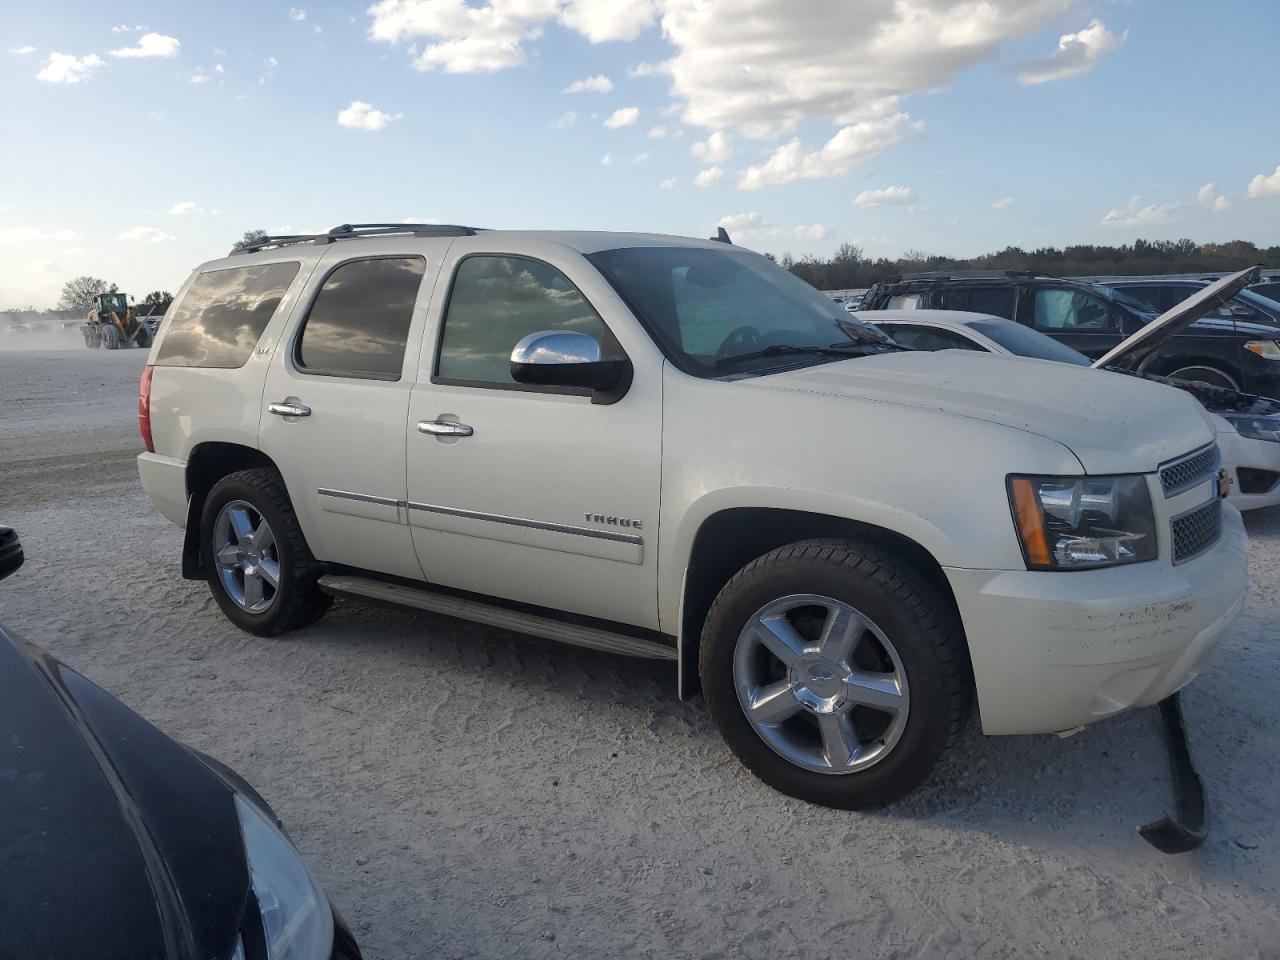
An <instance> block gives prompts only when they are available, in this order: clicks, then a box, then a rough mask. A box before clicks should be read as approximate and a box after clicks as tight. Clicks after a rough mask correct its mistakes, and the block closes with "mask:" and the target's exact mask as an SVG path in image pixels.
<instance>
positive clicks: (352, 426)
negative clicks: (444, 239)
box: [259, 244, 443, 578]
mask: <svg viewBox="0 0 1280 960" xmlns="http://www.w3.org/2000/svg"><path fill="white" fill-rule="evenodd" d="M349 246H350V245H342V244H338V245H335V247H334V248H333V249H332V250H331V251H330V252H329V253H328V254H326V256H325V258H324V259H322V260H321V262H320V265H319V267H318V268H317V270H316V273H315V276H316V278H317V279H313V281H312V287H311V290H310V292H309V294H308V295H304V296H303V297H302V298H300V300H299V306H298V307H297V308H296V313H297V315H298V316H299V317H300V318H301V319H295V321H294V322H293V323H292V324H291V325H290V334H289V335H288V336H287V337H285V338H284V340H282V342H281V344H280V346H279V348H278V349H277V350H276V355H275V357H274V358H273V359H272V364H271V368H270V372H269V373H268V375H267V383H266V390H265V391H264V394H263V397H262V406H263V412H262V419H261V425H260V428H259V443H260V444H261V447H262V450H263V452H264V453H266V454H267V455H268V456H269V457H271V458H272V460H274V461H275V463H276V465H277V466H278V467H279V468H280V471H281V473H282V474H283V475H284V479H285V483H286V485H287V486H288V489H289V496H290V498H291V499H292V501H293V507H294V510H295V511H296V512H297V514H298V520H299V522H300V523H301V524H302V530H303V533H304V534H305V535H306V538H307V543H308V544H309V545H310V547H311V550H312V552H313V553H314V554H315V555H316V557H317V558H319V559H321V560H332V561H340V562H342V563H344V564H349V565H351V566H356V567H363V568H365V569H369V570H376V571H379V572H382V573H389V574H394V575H396V576H402V577H415V578H417V577H420V576H421V571H420V569H419V567H418V562H417V556H416V554H415V552H414V549H413V542H412V538H411V537H410V535H409V528H408V525H407V523H406V522H405V514H404V507H403V502H404V489H405V449H404V425H405V417H406V416H407V415H408V409H409V394H410V392H411V390H412V389H413V380H414V375H415V374H416V371H417V364H418V352H419V349H420V346H421V341H422V329H423V323H424V320H425V315H426V307H427V304H426V301H427V300H428V299H429V297H430V291H431V289H432V285H433V283H434V281H435V276H436V273H437V272H438V270H439V267H440V261H439V259H438V258H436V259H434V260H432V259H431V258H429V257H428V256H386V257H376V256H375V257H362V258H357V259H353V258H352V257H351V251H350V249H349ZM442 249H443V248H442ZM424 280H425V282H424ZM421 291H425V292H421ZM420 292H421V293H420Z"/></svg>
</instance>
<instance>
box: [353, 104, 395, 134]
mask: <svg viewBox="0 0 1280 960" xmlns="http://www.w3.org/2000/svg"><path fill="white" fill-rule="evenodd" d="M403 116H404V114H402V113H384V112H383V111H381V110H378V109H376V108H375V107H374V106H373V104H371V103H365V102H364V101H363V100H352V101H351V106H349V107H344V108H343V109H341V110H339V111H338V126H340V127H350V128H351V129H353V130H382V129H383V128H385V127H386V125H387V124H389V123H392V122H394V121H396V120H399V119H400V118H401V117H403Z"/></svg>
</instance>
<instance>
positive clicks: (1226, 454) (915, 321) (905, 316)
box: [858, 274, 1280, 510]
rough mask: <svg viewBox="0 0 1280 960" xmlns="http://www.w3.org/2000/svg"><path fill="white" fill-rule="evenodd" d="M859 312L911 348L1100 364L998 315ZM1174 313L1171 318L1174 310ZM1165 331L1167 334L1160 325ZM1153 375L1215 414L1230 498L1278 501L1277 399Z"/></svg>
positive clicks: (1252, 505) (1124, 360)
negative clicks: (970, 351)
mask: <svg viewBox="0 0 1280 960" xmlns="http://www.w3.org/2000/svg"><path fill="white" fill-rule="evenodd" d="M1246 280H1247V274H1243V275H1242V274H1237V275H1236V277H1235V279H1231V278H1228V280H1227V281H1226V282H1225V284H1224V289H1231V288H1234V287H1236V286H1238V285H1241V284H1243V283H1244V282H1246ZM1197 289H1199V288H1197ZM858 316H859V317H860V318H861V319H863V320H866V321H867V322H868V323H873V324H875V325H876V326H877V327H878V328H880V329H881V330H883V331H884V332H885V333H887V334H888V335H889V336H891V337H893V338H894V340H895V341H897V342H898V343H900V344H902V345H903V346H906V347H910V348H911V349H913V350H980V351H985V352H987V353H993V354H997V355H1001V356H1014V357H1025V358H1028V359H1035V360H1054V361H1057V362H1059V363H1070V364H1074V365H1075V366H1083V367H1088V366H1095V367H1100V366H1104V364H1103V362H1102V361H1100V360H1091V359H1090V358H1088V357H1086V356H1085V355H1084V354H1082V353H1080V352H1079V351H1077V350H1072V349H1071V348H1070V347H1068V346H1066V345H1065V344H1062V343H1059V342H1058V341H1056V340H1054V339H1053V338H1051V337H1048V336H1045V335H1044V334H1042V333H1039V332H1038V331H1035V330H1032V329H1030V328H1028V327H1024V326H1023V325H1021V324H1018V323H1014V322H1013V321H1011V320H1006V319H1004V318H1003V317H993V316H989V315H987V314H980V313H967V312H962V311H950V310H881V311H871V310H864V311H859V313H858ZM1166 316H1167V314H1166ZM1173 319H1174V321H1175V322H1176V321H1177V317H1176V316H1174V317H1173ZM1167 322H1169V321H1167V320H1166V318H1165V317H1161V318H1160V319H1159V320H1157V321H1156V322H1155V323H1154V324H1153V327H1156V326H1157V325H1158V326H1159V327H1163V326H1164V325H1165V324H1166V323H1167ZM1165 335H1166V336H1167V335H1171V334H1169V333H1168V331H1167V330H1166V331H1165ZM1131 339H1133V338H1131ZM1132 361H1133V358H1131V357H1130V355H1129V353H1128V349H1127V347H1126V345H1125V344H1121V345H1120V347H1119V348H1118V352H1116V353H1114V355H1113V356H1112V357H1111V358H1110V360H1109V361H1108V362H1107V363H1106V364H1105V366H1106V368H1107V369H1109V370H1113V371H1116V372H1125V373H1129V374H1131V373H1132V371H1131V369H1129V367H1130V366H1131V365H1140V364H1133V362H1132ZM1154 379H1158V380H1159V381H1160V382H1165V383H1169V384H1170V385H1172V386H1177V387H1179V388H1180V389H1184V390H1187V391H1188V392H1190V393H1192V394H1193V395H1194V396H1195V397H1196V398H1197V399H1198V400H1200V402H1201V403H1202V404H1204V406H1205V409H1206V410H1208V411H1210V412H1211V413H1212V414H1214V415H1215V416H1214V420H1215V423H1216V425H1217V435H1218V447H1219V449H1220V450H1221V451H1222V459H1223V464H1224V466H1225V468H1226V470H1227V472H1228V475H1229V476H1230V477H1231V481H1232V482H1231V484H1230V487H1229V499H1230V500H1231V502H1232V503H1233V504H1234V505H1235V506H1236V507H1237V508H1239V509H1240V510H1252V509H1257V508H1259V507H1271V506H1276V505H1277V504H1280V402H1277V401H1274V400H1271V399H1269V398H1266V397H1258V396H1253V395H1249V394H1243V393H1240V392H1239V391H1234V390H1227V389H1225V388H1221V387H1211V386H1209V385H1207V384H1203V383H1197V382H1194V381H1192V382H1188V381H1175V380H1169V379H1167V378H1154Z"/></svg>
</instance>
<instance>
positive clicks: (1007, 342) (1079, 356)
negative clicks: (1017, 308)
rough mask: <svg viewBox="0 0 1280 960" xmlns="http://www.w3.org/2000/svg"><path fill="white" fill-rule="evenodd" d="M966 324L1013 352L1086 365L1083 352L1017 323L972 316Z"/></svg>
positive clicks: (1041, 358) (1087, 362) (1033, 357)
mask: <svg viewBox="0 0 1280 960" xmlns="http://www.w3.org/2000/svg"><path fill="white" fill-rule="evenodd" d="M968 326H970V327H971V328H973V329H974V330H976V331H977V332H978V333H980V334H982V335H983V336H985V337H990V338H991V339H992V340H994V341H995V342H996V343H998V344H1000V346H1002V347H1004V348H1005V349H1006V350H1008V351H1009V352H1010V353H1012V354H1014V355H1015V356H1019V357H1031V358H1032V359H1035V360H1057V361H1058V362H1059V363H1074V364H1076V365H1077V366H1081V367H1087V366H1089V364H1090V362H1091V361H1090V360H1089V358H1088V357H1086V356H1085V355H1084V354H1083V353H1080V352H1079V351H1077V350H1072V349H1071V348H1070V347H1068V346H1067V345H1066V344H1065V343H1059V342H1058V341H1057V340H1055V339H1053V337H1046V336H1045V335H1044V334H1043V333H1038V332H1036V331H1035V330H1032V329H1030V328H1029V327H1024V326H1023V325H1022V324H1020V323H1013V322H1012V321H1007V322H1004V323H1001V322H999V321H996V320H973V321H970V323H969V324H968Z"/></svg>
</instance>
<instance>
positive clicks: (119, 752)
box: [0, 527, 360, 960]
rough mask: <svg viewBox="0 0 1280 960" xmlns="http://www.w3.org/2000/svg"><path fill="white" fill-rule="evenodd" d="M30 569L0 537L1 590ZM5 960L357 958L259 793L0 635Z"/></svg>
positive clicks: (0, 882)
mask: <svg viewBox="0 0 1280 960" xmlns="http://www.w3.org/2000/svg"><path fill="white" fill-rule="evenodd" d="M22 561H23V554H22V548H21V545H20V544H19V542H18V538H17V536H16V535H15V534H14V532H13V531H12V530H10V529H8V528H5V527H0V578H3V577H5V576H8V575H9V574H11V573H13V571H14V570H16V569H17V568H18V567H19V566H20V565H21V564H22ZM0 956H4V957H13V958H23V960H27V958H30V960H37V958H38V960H86V958H93V960H359V958H360V951H359V948H358V947H357V946H356V943H355V941H354V939H353V938H352V936H351V934H350V932H349V931H348V929H347V927H346V925H345V924H344V923H343V921H342V919H341V917H340V916H338V914H337V913H336V912H335V911H334V910H333V909H332V907H331V906H330V904H329V901H328V899H327V898H326V897H325V895H324V893H323V892H322V891H321V890H320V888H319V886H318V885H317V883H316V881H315V878H314V877H312V875H311V873H310V871H309V870H308V869H307V867H306V865H305V864H304V863H303V861H302V859H301V858H300V857H299V856H298V853H297V851H296V850H295V849H294V847H293V844H292V843H291V842H290V841H289V839H288V838H287V837H286V836H285V834H284V832H283V830H282V828H281V827H280V825H279V821H278V819H277V818H276V816H275V814H274V813H273V812H272V810H271V807H270V806H268V805H267V803H266V801H264V800H263V799H262V797H261V796H259V795H258V793H257V791H255V790H254V789H253V787H251V786H250V785H249V784H248V783H246V782H245V781H244V780H243V779H242V778H241V777H239V776H238V775H237V774H236V773H234V772H233V771H232V770H230V769H229V768H227V767H226V766H224V765H223V764H221V763H219V762H218V761H216V760H214V759H212V758H210V757H206V756H204V755H202V754H199V753H197V752H195V751H193V750H191V749H189V748H188V747H185V746H183V745H182V744H180V743H178V742H177V741H175V740H172V739H170V738H169V737H167V736H165V735H164V734H163V733H161V732H160V731H159V730H157V729H156V728H155V727H153V726H152V725H151V724H149V723H148V722H147V721H146V720H144V719H142V717H140V716H138V715H137V714H136V713H134V712H133V711H132V710H130V709H129V708H128V707H126V706H125V705H124V704H122V703H121V702H120V701H118V700H116V699H115V698H114V697H112V696H111V695H110V694H108V693H106V692H105V691H103V690H102V689H100V688H99V687H97V686H95V685H94V684H93V683H91V682H90V681H88V680H86V679H85V678H84V677H82V676H81V675H80V674H78V673H76V671H74V670H72V669H71V668H70V667H68V666H67V665H66V664H63V663H61V662H59V661H58V660H57V659H55V658H54V657H51V656H50V655H49V654H47V653H45V652H44V651H42V650H40V649H39V648H37V647H35V646H33V645H31V644H28V643H23V642H22V641H21V640H18V639H16V638H14V637H12V636H11V635H9V634H7V633H6V632H5V631H4V630H3V629H0Z"/></svg>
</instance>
